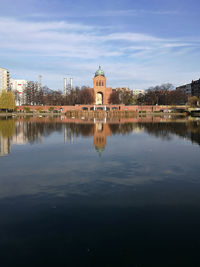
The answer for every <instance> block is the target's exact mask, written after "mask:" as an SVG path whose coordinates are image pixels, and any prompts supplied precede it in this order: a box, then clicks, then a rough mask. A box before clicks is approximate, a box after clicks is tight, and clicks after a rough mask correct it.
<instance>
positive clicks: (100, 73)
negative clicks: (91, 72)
mask: <svg viewBox="0 0 200 267" xmlns="http://www.w3.org/2000/svg"><path fill="white" fill-rule="evenodd" d="M97 76H103V77H105V73H104V71H103V70H102V69H101V66H99V69H98V70H97V71H96V72H95V77H97Z"/></svg>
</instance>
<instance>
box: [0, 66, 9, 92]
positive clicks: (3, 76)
mask: <svg viewBox="0 0 200 267" xmlns="http://www.w3.org/2000/svg"><path fill="white" fill-rule="evenodd" d="M9 89H10V73H9V71H8V70H7V69H4V68H0V94H1V93H2V91H3V90H6V91H7V90H9Z"/></svg>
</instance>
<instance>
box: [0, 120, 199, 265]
mask: <svg viewBox="0 0 200 267" xmlns="http://www.w3.org/2000/svg"><path fill="white" fill-rule="evenodd" d="M0 154H1V157H0V266H3V267H6V266H91V267H93V266H135V267H136V266H137V267H142V266H154V267H155V266H190V267H193V266H200V120H198V119H191V118H187V119H182V118H177V119H176V120H175V119H170V118H164V117H163V118H159V117H144V118H137V119H136V118H135V119H133V120H130V119H127V120H126V119H124V120H117V119H116V120H114V121H108V122H106V121H105V120H102V121H101V120H95V121H94V120H84V119H82V120H81V119H80V120H77V119H66V118H65V117H61V118H54V119H52V118H37V119H36V118H24V119H23V118H19V119H15V120H14V119H8V120H5V119H1V120H0Z"/></svg>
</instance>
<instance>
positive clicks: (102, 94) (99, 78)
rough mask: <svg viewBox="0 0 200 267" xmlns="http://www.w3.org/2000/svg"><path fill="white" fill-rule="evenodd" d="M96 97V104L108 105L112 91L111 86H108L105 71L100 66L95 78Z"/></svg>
mask: <svg viewBox="0 0 200 267" xmlns="http://www.w3.org/2000/svg"><path fill="white" fill-rule="evenodd" d="M93 90H94V99H95V103H94V104H96V105H108V104H109V98H110V95H111V93H112V88H111V87H106V77H105V74H104V71H103V70H102V69H101V67H100V66H99V69H98V70H97V71H96V73H95V76H94V78H93Z"/></svg>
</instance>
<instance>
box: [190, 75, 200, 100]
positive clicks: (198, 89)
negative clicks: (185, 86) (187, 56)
mask: <svg viewBox="0 0 200 267" xmlns="http://www.w3.org/2000/svg"><path fill="white" fill-rule="evenodd" d="M191 91H192V96H197V97H200V79H199V80H197V81H192V83H191Z"/></svg>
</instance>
